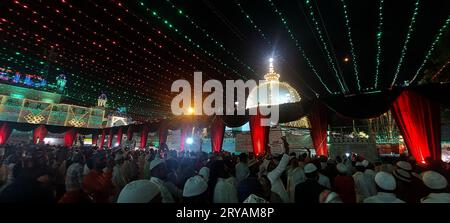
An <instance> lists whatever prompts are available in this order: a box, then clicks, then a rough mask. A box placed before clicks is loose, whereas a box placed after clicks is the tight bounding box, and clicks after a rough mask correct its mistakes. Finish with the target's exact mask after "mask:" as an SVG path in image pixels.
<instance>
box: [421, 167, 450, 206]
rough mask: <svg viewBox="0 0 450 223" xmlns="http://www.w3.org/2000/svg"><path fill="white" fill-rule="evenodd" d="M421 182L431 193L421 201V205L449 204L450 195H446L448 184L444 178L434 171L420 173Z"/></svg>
mask: <svg viewBox="0 0 450 223" xmlns="http://www.w3.org/2000/svg"><path fill="white" fill-rule="evenodd" d="M422 180H423V183H424V184H425V186H427V187H428V188H429V189H430V190H431V193H430V194H429V195H428V196H426V197H424V198H422V199H421V203H450V193H448V190H447V186H448V182H447V179H445V177H444V176H442V175H441V174H440V173H438V172H435V171H426V172H424V173H422Z"/></svg>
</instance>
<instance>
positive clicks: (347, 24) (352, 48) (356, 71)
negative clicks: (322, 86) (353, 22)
mask: <svg viewBox="0 0 450 223" xmlns="http://www.w3.org/2000/svg"><path fill="white" fill-rule="evenodd" d="M340 2H341V3H342V8H343V11H344V18H345V27H346V29H347V39H348V43H349V45H350V54H351V55H352V64H353V72H354V75H355V79H356V85H357V86H358V91H361V84H360V81H359V69H358V57H357V55H356V50H355V45H354V43H353V38H352V28H351V26H350V17H349V13H348V11H347V3H346V2H345V0H340Z"/></svg>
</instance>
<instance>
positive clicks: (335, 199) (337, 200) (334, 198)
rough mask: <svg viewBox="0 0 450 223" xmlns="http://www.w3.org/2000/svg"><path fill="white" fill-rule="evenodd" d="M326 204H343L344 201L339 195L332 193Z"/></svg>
mask: <svg viewBox="0 0 450 223" xmlns="http://www.w3.org/2000/svg"><path fill="white" fill-rule="evenodd" d="M324 203H342V201H341V198H340V197H339V195H338V194H337V193H335V192H330V193H329V194H328V196H327V198H326V199H325V202H324Z"/></svg>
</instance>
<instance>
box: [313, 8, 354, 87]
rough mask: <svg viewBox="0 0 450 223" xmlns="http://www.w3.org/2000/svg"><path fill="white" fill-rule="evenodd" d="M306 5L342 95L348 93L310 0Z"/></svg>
mask: <svg viewBox="0 0 450 223" xmlns="http://www.w3.org/2000/svg"><path fill="white" fill-rule="evenodd" d="M305 3H306V5H307V6H308V9H309V11H310V12H309V15H310V17H311V20H312V22H313V24H314V28H315V30H316V32H317V33H318V35H319V39H320V42H321V44H322V47H323V48H324V50H325V54H326V56H327V59H328V64H329V65H331V67H330V68H331V69H332V70H333V71H334V75H335V78H336V80H337V82H338V84H339V86H340V88H341V92H342V93H345V92H348V89H346V88H345V87H344V85H343V84H342V81H341V79H340V78H339V75H341V76H342V74H340V72H339V68H338V67H337V64H336V63H335V60H334V59H333V58H332V57H331V52H330V50H329V49H328V44H327V43H326V42H325V39H324V37H323V35H322V30H321V29H320V27H319V23H318V22H317V19H316V16H315V13H314V10H313V7H312V4H311V2H310V1H309V0H306V2H305ZM332 47H333V46H330V48H332ZM334 58H336V57H334Z"/></svg>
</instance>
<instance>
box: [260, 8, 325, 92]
mask: <svg viewBox="0 0 450 223" xmlns="http://www.w3.org/2000/svg"><path fill="white" fill-rule="evenodd" d="M267 1H268V2H269V4H270V5H271V6H272V8H273V9H274V11H275V13H276V14H277V15H278V16H279V17H280V19H281V22H282V24H283V27H284V28H285V29H286V30H287V32H288V33H289V37H290V38H291V40H293V41H294V42H295V46H296V47H297V50H298V51H299V52H300V54H301V55H302V57H303V58H304V59H305V61H306V64H307V65H308V67H309V68H310V69H311V70H312V72H313V73H314V74H315V76H316V77H317V79H319V81H320V83H321V84H322V86H323V87H324V88H325V90H327V92H328V93H330V94H332V93H333V92H332V91H331V90H330V88H328V86H327V85H326V84H325V82H324V81H323V80H322V77H321V76H320V75H319V73H318V72H317V70H316V68H315V67H314V65H313V64H312V62H311V60H310V59H309V57H308V56H307V55H306V53H305V51H304V50H303V48H302V47H301V45H300V43H299V41H298V40H297V39H296V38H295V37H294V34H293V32H292V31H291V29H290V28H289V26H288V24H287V21H286V19H285V18H284V17H283V14H282V13H281V12H280V11H279V10H278V8H277V7H276V6H275V4H274V3H273V2H272V0H267Z"/></svg>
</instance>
